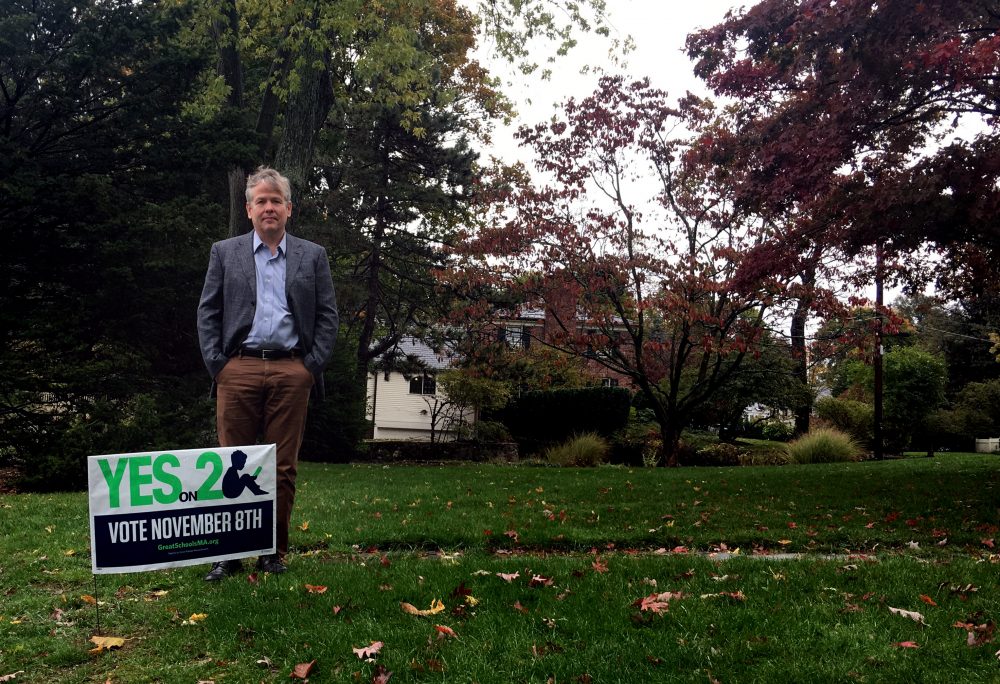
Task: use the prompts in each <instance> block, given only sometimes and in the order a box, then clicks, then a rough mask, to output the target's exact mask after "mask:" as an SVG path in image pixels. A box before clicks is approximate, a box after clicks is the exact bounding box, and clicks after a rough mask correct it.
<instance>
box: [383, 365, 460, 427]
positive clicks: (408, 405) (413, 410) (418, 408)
mask: <svg viewBox="0 0 1000 684" xmlns="http://www.w3.org/2000/svg"><path fill="white" fill-rule="evenodd" d="M425 397H426V398H427V399H428V400H429V402H430V405H428V401H424V398H425ZM434 397H437V399H438V401H443V400H445V399H446V398H447V395H446V394H445V393H444V391H443V390H441V389H440V388H438V390H437V393H436V394H434V395H423V394H410V381H409V380H407V379H406V378H405V377H404V376H403V374H402V373H395V372H393V373H389V374H388V375H386V374H385V373H373V374H370V375H369V376H368V415H369V416H370V417H371V418H372V421H373V423H374V429H373V431H372V439H416V440H429V439H430V438H431V410H432V407H433V405H434V402H433V398H434ZM470 418H471V416H470V415H469V414H466V421H467V422H468V421H469V420H470ZM437 432H438V433H439V434H441V435H449V436H450V435H451V434H452V433H451V432H449V431H447V430H441V428H440V426H438V428H437Z"/></svg>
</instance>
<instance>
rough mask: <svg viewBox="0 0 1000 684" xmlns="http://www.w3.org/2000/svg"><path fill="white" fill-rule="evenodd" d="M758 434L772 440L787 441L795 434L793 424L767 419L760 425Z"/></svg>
mask: <svg viewBox="0 0 1000 684" xmlns="http://www.w3.org/2000/svg"><path fill="white" fill-rule="evenodd" d="M760 435H761V437H763V438H764V439H769V440H771V441H773V442H787V441H788V440H790V439H791V438H792V437H793V436H794V435H795V426H794V425H789V424H788V423H786V422H785V421H783V420H769V421H767V422H765V423H764V424H763V425H761V426H760Z"/></svg>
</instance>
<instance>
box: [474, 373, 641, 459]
mask: <svg viewBox="0 0 1000 684" xmlns="http://www.w3.org/2000/svg"><path fill="white" fill-rule="evenodd" d="M630 402H631V394H630V393H629V391H628V390H626V389H623V388H620V387H586V388H583V389H559V390H549V391H544V392H525V393H524V394H522V395H521V396H520V397H518V398H517V399H515V400H514V401H512V402H510V403H509V404H508V405H507V406H506V407H505V408H503V409H502V410H499V411H496V412H495V413H493V412H490V415H488V416H486V417H487V418H488V419H492V420H500V421H502V422H503V424H504V425H506V426H507V429H509V430H510V433H511V435H513V437H514V439H515V440H517V442H518V444H519V445H520V446H521V450H522V452H523V453H526V454H530V453H536V452H538V451H541V450H543V449H544V448H545V447H547V446H552V445H555V444H558V443H560V442H563V441H565V440H567V439H569V438H570V437H572V436H573V435H578V434H582V433H584V432H594V433H596V434H598V435H601V436H602V437H605V438H608V439H610V438H611V436H612V435H613V434H614V433H615V432H616V431H617V430H620V429H622V428H623V427H625V425H626V424H627V423H628V417H629V405H630Z"/></svg>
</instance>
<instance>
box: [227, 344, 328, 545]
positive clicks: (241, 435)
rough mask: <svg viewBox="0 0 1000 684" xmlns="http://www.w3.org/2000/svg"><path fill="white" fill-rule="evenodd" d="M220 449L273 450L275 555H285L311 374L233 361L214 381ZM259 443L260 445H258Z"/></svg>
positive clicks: (294, 362)
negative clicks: (274, 447)
mask: <svg viewBox="0 0 1000 684" xmlns="http://www.w3.org/2000/svg"><path fill="white" fill-rule="evenodd" d="M215 381H216V384H217V400H216V428H217V430H218V433H219V446H247V445H251V444H271V443H274V444H276V445H277V451H278V459H277V471H278V472H277V476H278V483H277V484H278V501H277V508H278V511H277V520H276V521H275V527H276V534H277V547H278V556H279V557H281V558H284V557H285V554H287V553H288V525H289V522H290V521H291V518H292V506H293V505H294V503H295V474H296V472H297V466H298V462H299V447H301V446H302V437H303V435H304V434H305V427H306V413H307V411H308V408H309V392H310V390H311V389H312V384H313V377H312V374H311V373H310V372H309V371H308V370H307V369H306V367H305V366H304V365H303V364H302V359H278V360H272V361H266V360H264V359H255V358H251V357H240V356H234V357H233V358H231V359H230V360H229V363H227V364H226V366H225V368H223V369H222V370H221V371H220V372H219V374H218V375H217V376H216V378H215ZM258 439H261V440H262V441H260V442H259V441H258Z"/></svg>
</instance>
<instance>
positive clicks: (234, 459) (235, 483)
mask: <svg viewBox="0 0 1000 684" xmlns="http://www.w3.org/2000/svg"><path fill="white" fill-rule="evenodd" d="M230 459H231V463H232V465H231V466H229V469H228V470H226V474H225V475H223V476H222V493H223V494H224V495H225V497H226V498H227V499H235V498H236V497H238V496H239V495H240V494H242V493H243V490H244V489H249V490H250V491H251V492H253V493H254V494H267V492H265V491H264V490H263V489H261V488H260V486H259V485H258V484H257V476H258V475H259V474H260V468H258V469H257V472H256V473H254V474H253V475H249V474H247V473H243V474H242V475H240V470H242V469H243V466H245V465H246V464H247V455H246V454H245V453H244V452H242V451H240V450H239V449H237V450H236V451H234V452H233V455H232V456H231V457H230Z"/></svg>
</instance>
